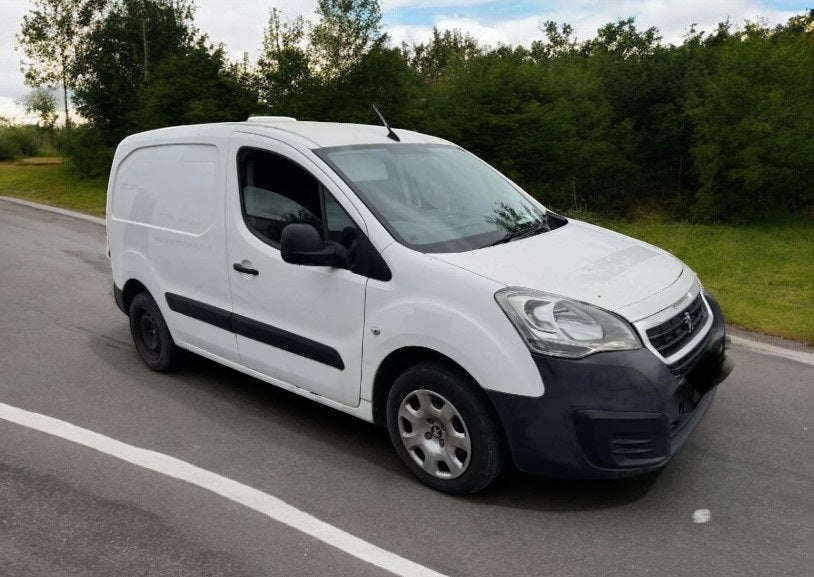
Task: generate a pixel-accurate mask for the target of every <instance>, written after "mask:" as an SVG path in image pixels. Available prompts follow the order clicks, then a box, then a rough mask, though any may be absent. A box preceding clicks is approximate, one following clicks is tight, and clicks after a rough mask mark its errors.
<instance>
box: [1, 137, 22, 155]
mask: <svg viewBox="0 0 814 577" xmlns="http://www.w3.org/2000/svg"><path fill="white" fill-rule="evenodd" d="M18 156H20V147H19V146H18V145H17V142H16V141H15V140H14V139H13V138H12V137H11V136H10V135H9V134H7V132H6V131H5V130H3V131H2V132H0V160H11V159H14V158H17V157H18Z"/></svg>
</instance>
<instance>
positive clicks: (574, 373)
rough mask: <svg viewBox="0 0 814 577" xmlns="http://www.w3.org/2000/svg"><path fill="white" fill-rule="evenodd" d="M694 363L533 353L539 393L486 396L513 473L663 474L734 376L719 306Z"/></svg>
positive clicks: (616, 354) (648, 355) (636, 355)
mask: <svg viewBox="0 0 814 577" xmlns="http://www.w3.org/2000/svg"><path fill="white" fill-rule="evenodd" d="M704 296H705V297H706V299H707V301H708V302H709V304H710V308H711V309H712V313H713V324H712V327H711V329H710V331H709V333H708V334H707V336H706V337H705V338H704V339H703V340H702V341H701V343H700V344H699V345H698V346H697V348H696V349H695V351H693V352H692V353H691V355H692V358H693V360H692V362H690V363H686V362H685V363H683V364H682V365H681V366H680V367H676V366H673V367H672V370H671V367H670V366H668V365H666V364H665V363H664V362H663V361H662V360H661V359H659V358H658V357H657V356H656V355H655V354H654V353H652V352H651V351H649V350H648V349H646V348H641V349H638V350H635V351H613V352H604V353H598V354H595V355H591V356H589V357H586V358H584V359H579V360H568V359H558V358H554V357H545V356H542V355H532V357H533V359H534V363H535V364H536V365H537V368H538V369H539V371H540V375H541V376H542V379H543V383H544V384H545V393H544V394H543V396H541V397H537V398H532V397H524V396H517V395H510V394H506V393H497V392H493V391H487V394H488V395H489V397H490V399H491V400H492V402H493V404H494V406H495V409H496V410H497V412H498V415H499V416H500V419H501V421H502V423H503V427H504V430H505V431H506V435H507V438H508V441H509V445H510V447H511V451H512V457H513V459H514V462H515V464H516V465H517V467H518V468H519V469H520V470H522V471H525V472H528V473H537V474H543V475H549V476H554V477H569V478H602V477H605V478H608V477H624V476H629V475H635V474H640V473H644V472H647V471H651V470H654V469H657V468H659V467H661V466H663V465H664V464H665V463H666V462H667V461H668V460H669V459H670V457H672V456H673V455H674V454H675V453H676V451H678V449H679V448H680V447H681V445H682V444H683V443H684V441H685V440H686V439H687V437H688V436H689V434H690V432H691V431H692V430H693V429H694V428H695V426H696V425H697V424H698V423H699V422H700V420H701V418H702V417H703V416H704V414H705V413H706V411H707V409H708V408H709V406H710V404H711V403H712V399H713V397H714V395H715V388H716V386H717V385H718V384H719V383H720V382H721V381H723V380H724V379H725V378H726V377H727V375H729V373H730V371H731V365H730V363H729V362H728V360H727V358H726V328H725V325H724V319H723V314H722V313H721V308H720V306H719V305H718V303H717V302H716V301H715V299H714V298H712V297H711V296H710V295H708V294H705V295H704Z"/></svg>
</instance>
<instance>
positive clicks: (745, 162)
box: [689, 15, 814, 220]
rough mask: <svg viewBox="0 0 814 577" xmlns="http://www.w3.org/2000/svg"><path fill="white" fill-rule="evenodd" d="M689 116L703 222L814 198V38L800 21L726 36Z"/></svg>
mask: <svg viewBox="0 0 814 577" xmlns="http://www.w3.org/2000/svg"><path fill="white" fill-rule="evenodd" d="M810 18H811V15H810ZM809 22H810V23H809V24H808V26H811V22H814V18H811V19H810V20H809ZM808 30H810V28H809V29H808ZM689 113H690V115H691V117H692V120H693V122H694V125H695V135H694V136H695V138H694V146H693V149H692V152H693V157H694V160H695V165H696V170H697V171H698V178H699V184H700V187H699V190H698V195H697V199H696V202H695V205H694V206H693V210H694V214H695V216H696V217H697V218H701V219H726V220H744V219H755V218H757V217H759V216H760V215H762V214H767V213H771V212H777V211H794V210H797V209H799V208H800V207H802V206H806V205H810V204H811V202H812V200H814V184H812V183H814V162H812V159H814V136H812V135H814V131H813V129H814V40H812V32H811V31H807V27H806V26H801V25H800V22H799V20H795V19H793V20H792V21H791V23H790V26H789V27H788V28H786V27H782V28H779V29H776V30H774V31H772V30H769V29H767V28H766V27H764V26H762V25H759V24H751V25H748V26H747V27H746V28H745V29H744V30H743V31H740V32H738V33H735V34H732V35H731V36H729V37H727V38H725V39H724V41H723V43H722V44H721V45H720V46H719V47H718V49H717V51H716V53H715V58H714V61H713V62H712V63H711V66H710V69H709V71H708V74H707V76H706V77H705V79H704V80H703V81H702V82H701V83H700V85H699V91H698V93H697V95H696V96H695V98H694V99H693V100H692V102H691V104H690V106H689Z"/></svg>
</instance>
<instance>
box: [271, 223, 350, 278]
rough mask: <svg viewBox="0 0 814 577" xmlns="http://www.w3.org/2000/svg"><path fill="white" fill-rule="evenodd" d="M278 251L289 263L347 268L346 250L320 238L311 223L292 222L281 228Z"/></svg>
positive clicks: (348, 264) (348, 263)
mask: <svg viewBox="0 0 814 577" xmlns="http://www.w3.org/2000/svg"><path fill="white" fill-rule="evenodd" d="M280 253H281V254H282V257H283V260H284V261H285V262H287V263H290V264H300V265H309V266H335V267H340V268H348V267H349V266H350V262H349V259H348V251H347V249H346V248H345V247H343V246H342V245H339V244H336V243H332V242H331V243H328V245H327V246H326V245H325V242H323V240H322V236H321V235H320V234H319V231H318V230H317V229H316V228H314V226H313V225H310V224H304V223H292V224H289V225H287V226H286V227H285V228H284V229H283V234H282V237H281V238H280Z"/></svg>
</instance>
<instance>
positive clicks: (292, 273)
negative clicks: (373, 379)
mask: <svg viewBox="0 0 814 577" xmlns="http://www.w3.org/2000/svg"><path fill="white" fill-rule="evenodd" d="M230 155H231V158H232V167H234V168H231V169H230V174H229V175H228V177H227V202H226V204H227V208H226V220H227V223H226V226H227V255H228V266H229V284H230V288H231V293H232V303H233V316H232V327H233V330H234V331H235V332H236V333H237V348H238V353H239V355H240V360H241V363H242V364H243V365H245V366H246V367H248V368H250V369H253V370H255V371H258V372H260V373H262V374H263V375H266V376H267V377H269V378H271V379H272V380H273V381H275V382H277V383H278V384H282V385H291V386H295V387H299V388H301V389H305V390H307V391H310V392H311V393H315V394H317V395H320V396H322V397H326V398H328V399H331V400H333V401H336V402H339V403H342V404H344V405H349V406H358V404H359V388H360V381H361V367H362V337H363V330H364V317H365V287H366V285H367V277H365V276H362V275H360V274H356V273H354V272H352V271H351V270H346V269H339V268H331V267H315V266H299V265H293V264H288V263H286V262H284V261H283V259H282V257H281V255H280V250H279V247H280V236H281V234H282V231H283V228H284V227H285V226H286V225H287V224H290V223H292V222H306V223H310V224H312V225H314V226H315V227H316V228H317V230H319V231H320V232H321V233H322V234H323V237H324V238H325V239H326V240H330V241H335V242H340V243H342V244H344V245H345V246H346V248H348V250H349V251H350V253H351V257H352V258H353V257H354V256H355V254H354V253H355V245H356V240H355V239H356V238H357V234H360V233H361V232H362V231H364V228H363V225H364V222H363V220H362V219H361V217H360V215H359V214H358V213H357V212H356V211H355V210H354V209H353V207H352V205H350V203H349V202H348V201H347V199H345V201H344V205H343V204H342V203H340V202H339V201H338V200H337V196H339V195H335V194H333V193H332V191H331V186H330V185H331V184H332V183H331V182H330V180H329V179H327V178H326V177H325V175H324V173H322V172H321V171H320V169H319V168H318V167H317V166H316V165H315V164H313V163H312V162H311V161H310V160H309V159H308V158H306V157H305V156H304V155H302V154H301V153H299V152H297V151H296V150H294V149H293V148H291V147H289V146H288V145H286V144H283V143H280V142H278V141H276V140H273V139H270V138H263V137H260V136H255V135H250V134H241V133H237V134H235V135H234V136H233V137H232V141H231V144H230ZM326 185H328V186H326ZM340 195H341V193H340ZM340 198H341V196H340ZM351 215H353V216H351ZM235 265H237V266H236V267H235Z"/></svg>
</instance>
